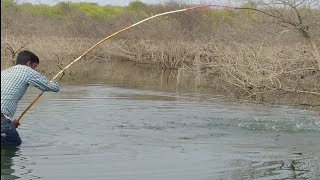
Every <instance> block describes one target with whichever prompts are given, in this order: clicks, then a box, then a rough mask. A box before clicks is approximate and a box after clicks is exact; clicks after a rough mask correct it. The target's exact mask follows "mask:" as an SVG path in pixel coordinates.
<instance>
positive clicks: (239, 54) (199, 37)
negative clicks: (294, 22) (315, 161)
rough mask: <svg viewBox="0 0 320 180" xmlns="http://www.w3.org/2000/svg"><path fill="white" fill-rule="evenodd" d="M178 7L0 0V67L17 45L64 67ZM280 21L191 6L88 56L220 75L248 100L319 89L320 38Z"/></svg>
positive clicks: (314, 30)
mask: <svg viewBox="0 0 320 180" xmlns="http://www.w3.org/2000/svg"><path fill="white" fill-rule="evenodd" d="M183 7H186V6H185V5H183V4H178V3H173V2H170V3H168V4H156V5H147V4H144V3H142V2H140V1H133V2H131V3H130V4H129V5H128V6H127V7H120V6H111V5H107V6H99V5H97V4H95V3H66V2H60V3H58V4H56V5H54V6H48V5H32V4H21V5H18V4H16V3H15V1H13V0H2V1H1V15H2V16H1V27H2V28H1V49H2V50H3V51H1V57H2V59H1V61H2V62H3V61H4V62H5V63H1V66H9V65H10V64H11V59H12V57H13V55H14V54H15V52H16V51H17V50H19V48H20V47H22V46H25V48H30V49H33V50H36V51H37V53H38V54H40V56H41V57H43V59H44V62H45V63H44V64H46V59H52V58H53V57H54V58H53V59H56V60H59V63H61V64H63V65H66V64H67V63H68V62H70V61H71V60H73V59H74V58H76V57H77V56H78V55H80V54H81V53H82V52H83V51H84V50H86V49H87V48H89V47H90V46H91V45H93V44H94V43H95V42H97V41H98V40H99V39H101V38H102V37H105V36H106V35H108V34H111V33H113V32H116V31H118V30H120V29H122V28H124V27H127V26H128V25H131V24H133V23H136V22H138V21H140V20H142V19H145V18H147V17H150V16H152V15H155V14H158V13H162V12H166V11H170V10H175V9H180V8H183ZM242 7H243V8H251V7H252V5H249V4H245V5H243V6H242ZM302 11H303V12H302V14H304V15H306V14H308V13H309V14H308V15H309V16H304V18H306V19H304V20H305V21H306V22H313V21H314V20H315V19H317V18H318V17H319V14H320V12H319V10H316V9H313V10H307V11H306V12H305V11H304V10H302ZM283 13H284V15H287V13H290V12H289V11H283ZM289 17H290V16H289ZM314 22H315V23H310V25H309V26H308V32H309V33H310V35H312V38H313V39H320V34H319V28H320V24H319V21H314ZM280 25H283V24H277V23H274V20H273V19H272V18H270V17H268V16H265V15H263V14H261V13H258V12H255V11H250V10H225V9H210V8H206V9H198V10H195V11H188V12H182V13H177V14H171V15H169V16H161V17H159V18H155V19H153V20H151V21H148V22H147V23H144V24H142V25H140V26H136V27H135V28H132V29H130V30H129V31H126V32H125V33H122V34H119V35H117V36H116V37H114V38H113V39H110V40H109V41H108V42H106V43H104V44H102V45H101V46H99V48H97V49H95V50H94V51H93V52H92V53H91V54H90V55H89V57H90V58H91V59H97V58H100V59H103V58H110V57H114V56H115V57H118V58H121V59H125V60H131V61H135V62H139V63H153V64H160V66H159V67H162V68H164V69H179V68H187V69H193V70H196V71H197V72H199V73H201V74H203V75H206V76H209V77H215V78H220V79H223V80H224V81H225V82H227V83H228V84H229V85H231V86H233V87H234V89H233V90H231V91H232V93H238V92H241V93H242V94H246V95H248V96H250V97H252V98H259V97H258V96H261V93H262V92H270V91H278V90H282V91H286V92H300V93H309V94H310V93H311V94H314V95H317V94H319V89H320V87H319V85H320V82H319V81H320V78H319V73H320V72H319V64H320V63H319V62H320V61H319V60H317V57H316V54H315V53H314V50H313V49H314V47H319V43H320V42H319V41H316V42H315V43H316V44H314V45H315V46H314V47H311V46H310V44H308V43H307V41H306V39H305V38H304V37H303V36H301V35H299V33H297V31H296V29H292V30H290V31H284V29H283V26H280ZM279 32H280V33H279ZM48 62H49V61H48ZM50 65H52V64H50V63H48V64H47V65H44V66H43V65H42V67H48V69H47V70H46V71H47V72H49V71H57V70H54V69H52V68H51V69H50V68H49V66H50ZM50 73H51V72H50ZM219 82H221V81H219ZM317 97H319V96H317ZM260 98H261V97H260Z"/></svg>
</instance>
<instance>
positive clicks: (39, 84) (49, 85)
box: [28, 70, 60, 92]
mask: <svg viewBox="0 0 320 180" xmlns="http://www.w3.org/2000/svg"><path fill="white" fill-rule="evenodd" d="M28 83H29V84H31V85H33V86H34V87H36V88H38V89H40V90H41V91H53V92H58V91H60V87H59V84H58V82H57V81H54V80H53V81H49V80H48V79H47V78H46V77H45V76H43V75H42V74H40V73H39V72H37V71H35V70H31V75H30V77H29V79H28Z"/></svg>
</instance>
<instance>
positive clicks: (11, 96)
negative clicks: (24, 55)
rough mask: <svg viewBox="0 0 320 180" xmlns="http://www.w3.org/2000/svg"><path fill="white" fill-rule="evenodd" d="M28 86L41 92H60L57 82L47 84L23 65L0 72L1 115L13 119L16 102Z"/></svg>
mask: <svg viewBox="0 0 320 180" xmlns="http://www.w3.org/2000/svg"><path fill="white" fill-rule="evenodd" d="M29 84H31V85H33V86H35V87H36V88H38V89H40V90H42V91H54V92H58V91H59V90H60V88H59V85H58V83H57V82H55V81H53V82H49V81H48V80H47V79H46V77H44V76H42V75H41V74H40V73H38V72H37V71H35V70H34V69H32V68H30V67H28V66H25V65H16V66H13V67H11V68H9V69H5V70H3V71H1V113H4V114H6V115H8V116H9V117H11V118H12V117H13V115H14V113H15V111H16V109H17V105H18V101H19V100H20V99H21V98H22V97H23V95H24V94H25V93H26V91H27V89H28V86H29Z"/></svg>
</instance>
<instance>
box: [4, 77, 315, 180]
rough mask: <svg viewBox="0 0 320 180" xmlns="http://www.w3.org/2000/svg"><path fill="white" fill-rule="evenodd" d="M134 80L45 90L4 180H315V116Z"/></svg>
mask: <svg viewBox="0 0 320 180" xmlns="http://www.w3.org/2000/svg"><path fill="white" fill-rule="evenodd" d="M137 84H139V83H138V81H135V82H134V83H132V82H123V81H121V82H119V81H117V82H114V81H113V82H112V83H111V81H109V80H105V81H92V80H91V81H90V82H86V83H85V84H77V83H75V84H74V85H66V84H64V85H63V87H62V90H61V92H59V93H45V94H44V95H43V97H42V98H41V99H40V100H39V101H38V102H37V103H36V104H35V106H34V107H32V109H31V110H30V111H29V112H28V113H27V114H26V115H25V116H24V118H23V120H22V122H21V123H22V126H21V128H20V130H19V132H20V135H21V137H22V139H23V144H22V145H21V146H20V147H18V148H12V147H7V146H2V147H1V179H17V178H20V179H45V180H57V179H59V180H61V179H68V180H70V179H83V180H87V179H90V180H99V179H101V180H105V179H112V180H129V179H135V180H136V179H139V180H144V179H145V180H150V179H152V180H157V179H159V180H160V179H161V180H163V179H167V180H177V179H183V180H189V179H190V180H194V179H197V180H209V179H210V180H212V179H261V180H262V179H318V177H319V175H320V169H319V168H320V159H319V157H320V118H319V114H318V113H317V112H312V111H308V110H303V109H301V108H297V107H290V106H269V105H260V104H250V103H245V102H238V101H234V100H230V99H228V98H225V97H222V96H217V95H212V94H208V93H203V92H197V91H189V92H188V91H180V90H177V89H176V88H171V89H170V88H168V86H166V87H163V86H159V85H157V84H156V83H151V84H152V87H153V88H141V86H138V85H137ZM142 84H145V82H143V83H142ZM159 84H160V83H159ZM37 94H38V91H36V90H34V89H31V90H30V91H29V92H28V95H27V96H25V98H24V99H23V100H22V102H21V104H20V105H19V111H18V112H17V114H18V115H19V114H21V111H22V110H23V109H24V108H25V107H26V106H27V105H28V104H29V103H30V101H31V100H32V99H33V98H34V97H35V96H36V95H37Z"/></svg>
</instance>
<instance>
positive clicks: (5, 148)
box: [1, 145, 19, 180]
mask: <svg viewBox="0 0 320 180" xmlns="http://www.w3.org/2000/svg"><path fill="white" fill-rule="evenodd" d="M18 150H19V148H18V147H15V146H10V145H1V179H4V180H13V179H18V178H19V177H17V176H15V175H14V173H15V170H14V169H13V166H14V163H13V158H14V157H16V156H17V151H18Z"/></svg>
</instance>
